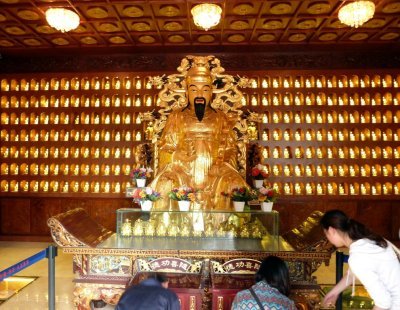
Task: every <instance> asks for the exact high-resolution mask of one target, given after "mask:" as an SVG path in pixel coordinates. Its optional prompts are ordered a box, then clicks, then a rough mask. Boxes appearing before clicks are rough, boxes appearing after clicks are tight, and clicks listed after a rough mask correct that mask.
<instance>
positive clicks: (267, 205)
mask: <svg viewBox="0 0 400 310" xmlns="http://www.w3.org/2000/svg"><path fill="white" fill-rule="evenodd" d="M273 205H274V203H273V202H269V201H264V202H262V203H261V210H263V211H264V212H271V211H272V206H273Z"/></svg>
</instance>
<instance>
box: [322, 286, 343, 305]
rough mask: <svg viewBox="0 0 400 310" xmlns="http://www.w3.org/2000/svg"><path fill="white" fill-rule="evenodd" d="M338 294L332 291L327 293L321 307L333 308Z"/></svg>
mask: <svg viewBox="0 0 400 310" xmlns="http://www.w3.org/2000/svg"><path fill="white" fill-rule="evenodd" d="M338 296H339V294H338V293H336V292H335V291H334V290H331V291H329V292H328V294H326V295H325V297H324V300H323V301H322V306H324V307H334V306H335V304H336V300H337V299H338Z"/></svg>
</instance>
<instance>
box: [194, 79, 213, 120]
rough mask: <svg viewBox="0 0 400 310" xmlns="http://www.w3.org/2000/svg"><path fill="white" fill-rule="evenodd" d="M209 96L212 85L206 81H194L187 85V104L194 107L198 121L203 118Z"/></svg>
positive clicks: (209, 99)
mask: <svg viewBox="0 0 400 310" xmlns="http://www.w3.org/2000/svg"><path fill="white" fill-rule="evenodd" d="M211 97H212V86H211V85H210V84H209V83H208V82H200V81H196V82H195V83H193V82H192V83H190V84H189V85H188V100H189V104H190V106H192V107H194V110H195V113H196V116H197V119H198V120H199V121H201V120H202V119H203V117H204V113H205V109H206V106H207V105H208V104H209V103H210V101H211Z"/></svg>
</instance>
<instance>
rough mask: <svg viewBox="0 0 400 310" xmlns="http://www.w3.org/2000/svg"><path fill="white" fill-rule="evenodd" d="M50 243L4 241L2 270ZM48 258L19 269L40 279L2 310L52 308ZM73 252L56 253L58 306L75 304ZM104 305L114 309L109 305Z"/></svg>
mask: <svg viewBox="0 0 400 310" xmlns="http://www.w3.org/2000/svg"><path fill="white" fill-rule="evenodd" d="M48 245H49V244H48V243H39V242H35V243H33V242H0V270H3V269H5V268H7V267H9V266H11V265H13V264H15V263H17V262H19V261H21V260H23V259H25V258H27V257H29V256H31V255H34V254H36V253H37V252H40V251H41V250H43V249H45V248H46V247H47V246H48ZM47 272H48V266H47V259H43V260H41V261H40V262H38V263H36V264H35V265H33V266H30V267H28V268H27V269H25V270H23V271H21V272H19V273H18V274H17V275H20V276H38V277H39V279H37V280H36V281H34V282H33V283H32V284H30V285H28V286H27V287H26V288H24V289H23V290H22V291H21V292H19V293H18V294H16V295H15V296H13V297H12V298H10V299H9V300H8V301H6V302H5V303H3V304H2V305H0V309H1V310H27V309H29V310H44V309H48V299H47V298H48V294H47V292H48V281H47ZM73 276H74V275H73V273H72V256H71V255H69V254H64V253H63V252H62V250H61V249H59V251H58V256H57V257H56V309H57V310H70V309H74V306H73V294H72V292H73V283H72V279H73ZM315 276H316V278H317V282H318V283H320V284H332V283H334V281H335V256H334V255H333V256H332V259H331V262H330V264H329V266H325V265H322V266H321V267H320V268H319V269H318V270H317V272H316V273H315ZM103 309H113V308H112V307H107V308H103Z"/></svg>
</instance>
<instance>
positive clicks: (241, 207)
mask: <svg viewBox="0 0 400 310" xmlns="http://www.w3.org/2000/svg"><path fill="white" fill-rule="evenodd" d="M244 204H245V202H244V201H234V202H233V208H234V209H235V211H236V212H242V211H243V210H244Z"/></svg>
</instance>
